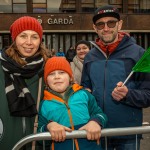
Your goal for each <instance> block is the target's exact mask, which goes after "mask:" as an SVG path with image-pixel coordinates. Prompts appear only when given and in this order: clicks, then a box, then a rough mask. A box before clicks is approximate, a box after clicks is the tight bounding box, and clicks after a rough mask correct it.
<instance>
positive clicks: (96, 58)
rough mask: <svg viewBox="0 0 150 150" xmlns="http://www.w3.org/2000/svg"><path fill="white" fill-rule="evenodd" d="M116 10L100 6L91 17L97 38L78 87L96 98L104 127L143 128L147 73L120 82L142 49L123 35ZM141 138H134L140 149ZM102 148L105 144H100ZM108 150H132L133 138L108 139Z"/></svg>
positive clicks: (148, 102) (149, 83)
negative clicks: (105, 116)
mask: <svg viewBox="0 0 150 150" xmlns="http://www.w3.org/2000/svg"><path fill="white" fill-rule="evenodd" d="M122 24H123V21H122V20H120V15H119V12H118V9H116V8H114V7H113V6H109V5H108V6H103V7H100V8H98V9H97V10H96V12H95V15H94V16H93V28H94V30H95V32H96V33H97V34H98V36H99V38H98V39H96V41H95V42H91V43H92V44H93V46H94V48H93V49H92V50H91V51H90V52H89V53H88V54H87V55H86V57H85V59H84V66H83V73H82V82H81V84H82V85H83V86H84V87H85V88H87V89H89V90H90V91H91V92H92V94H93V95H94V96H95V97H96V99H97V103H98V105H99V106H101V108H103V111H104V113H105V114H106V115H107V117H108V125H107V128H119V127H135V126H142V107H148V106H150V74H149V73H134V74H133V75H132V77H131V78H130V79H129V81H128V82H127V83H126V85H123V82H124V81H125V79H126V78H127V76H128V75H129V73H130V72H131V70H132V67H133V66H134V65H135V64H136V62H137V61H138V60H139V59H140V57H141V56H142V55H143V53H144V49H143V48H142V47H140V46H138V45H137V44H136V43H135V41H134V40H133V39H132V38H131V37H130V36H129V35H128V34H126V33H123V32H121V31H120V30H121V28H122ZM140 139H141V135H138V138H137V147H138V149H139V148H140ZM101 143H102V146H103V147H105V144H106V143H105V141H101ZM107 149H108V150H114V149H115V150H135V149H136V135H128V136H116V137H109V138H107Z"/></svg>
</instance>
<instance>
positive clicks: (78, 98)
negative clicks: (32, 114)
mask: <svg viewBox="0 0 150 150" xmlns="http://www.w3.org/2000/svg"><path fill="white" fill-rule="evenodd" d="M44 80H45V83H46V85H47V87H48V89H47V90H45V91H44V100H42V101H41V104H40V110H39V122H38V132H45V131H49V132H50V133H51V136H52V140H54V141H56V142H55V143H54V142H53V143H52V149H54V145H55V150H62V149H64V150H79V149H80V150H100V149H101V148H100V145H98V144H97V142H96V141H99V139H100V136H101V128H103V127H105V126H106V122H107V118H106V116H105V114H104V113H103V112H102V110H101V108H100V107H98V106H97V103H96V100H95V98H94V96H93V95H91V94H90V93H89V92H88V91H87V90H84V89H83V88H82V87H81V86H79V85H78V84H72V82H73V73H72V70H71V67H70V64H69V63H68V61H67V60H66V59H65V58H64V57H55V56H54V57H52V58H49V59H48V61H47V62H46V64H45V68H44ZM72 130H86V131H87V139H71V140H70V139H69V140H65V138H66V134H65V131H67V132H71V131H72ZM64 140H65V141H64ZM71 141H73V142H71Z"/></svg>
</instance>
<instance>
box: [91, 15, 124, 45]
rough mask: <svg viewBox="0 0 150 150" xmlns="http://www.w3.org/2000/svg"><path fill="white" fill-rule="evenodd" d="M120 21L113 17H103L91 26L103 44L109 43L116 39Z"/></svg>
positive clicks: (120, 24) (120, 25)
mask: <svg viewBox="0 0 150 150" xmlns="http://www.w3.org/2000/svg"><path fill="white" fill-rule="evenodd" d="M122 23H123V21H122V20H120V21H119V20H117V19H116V18H114V17H103V18H100V19H98V20H97V21H96V23H95V24H93V28H94V30H95V32H96V33H97V34H98V36H99V38H100V39H101V40H102V42H103V43H104V44H111V43H114V42H116V41H117V40H118V31H120V30H121V27H122ZM103 24H104V27H103V28H102V26H103ZM112 24H114V26H113V25H112Z"/></svg>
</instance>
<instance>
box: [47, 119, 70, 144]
mask: <svg viewBox="0 0 150 150" xmlns="http://www.w3.org/2000/svg"><path fill="white" fill-rule="evenodd" d="M47 129H48V130H49V132H50V134H51V137H52V140H54V141H56V142H62V141H64V140H65V139H66V132H65V131H68V132H71V131H72V130H71V129H70V128H68V127H65V126H63V125H60V124H58V123H57V122H50V123H49V124H48V125H47Z"/></svg>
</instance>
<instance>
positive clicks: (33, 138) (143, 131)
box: [12, 126, 150, 150]
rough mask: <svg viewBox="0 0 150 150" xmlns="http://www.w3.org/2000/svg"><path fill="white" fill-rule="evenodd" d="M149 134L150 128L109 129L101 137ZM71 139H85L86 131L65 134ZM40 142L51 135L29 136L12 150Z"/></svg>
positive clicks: (103, 130)
mask: <svg viewBox="0 0 150 150" xmlns="http://www.w3.org/2000/svg"><path fill="white" fill-rule="evenodd" d="M148 133H150V126H140V127H128V128H109V129H102V132H101V136H102V137H109V136H122V135H133V134H148ZM71 138H86V131H84V130H83V131H79V130H76V131H72V132H70V133H69V132H66V139H71ZM40 140H51V135H50V133H49V132H44V133H37V134H31V135H28V136H26V137H24V138H22V139H21V140H20V141H18V142H17V143H16V144H15V146H14V147H13V149H12V150H19V149H20V148H21V147H22V146H24V145H25V144H27V143H29V142H32V141H40Z"/></svg>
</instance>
